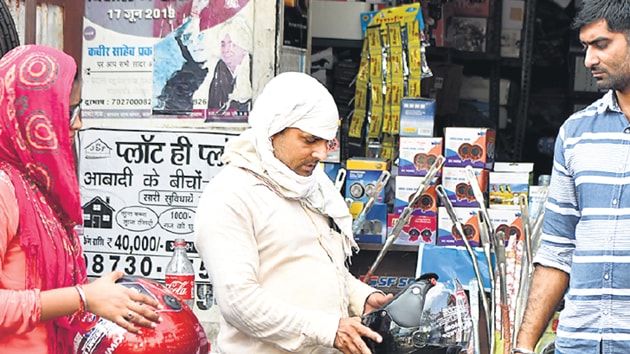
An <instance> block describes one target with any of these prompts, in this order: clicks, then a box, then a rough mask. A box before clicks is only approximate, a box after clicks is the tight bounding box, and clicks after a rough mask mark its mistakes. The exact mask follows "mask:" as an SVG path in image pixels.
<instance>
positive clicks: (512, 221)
mask: <svg viewBox="0 0 630 354" xmlns="http://www.w3.org/2000/svg"><path fill="white" fill-rule="evenodd" d="M488 216H489V217H490V224H491V225H492V227H493V228H494V231H495V232H499V231H503V232H504V233H505V243H506V245H507V242H508V240H509V238H510V236H515V237H516V240H517V241H520V240H521V239H522V238H523V214H521V212H520V210H510V209H492V208H490V209H488Z"/></svg>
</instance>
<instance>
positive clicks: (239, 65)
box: [208, 16, 252, 114]
mask: <svg viewBox="0 0 630 354" xmlns="http://www.w3.org/2000/svg"><path fill="white" fill-rule="evenodd" d="M219 40H220V41H221V58H220V59H219V60H218V61H217V63H216V66H215V68H214V73H213V74H212V82H211V83H210V89H209V92H208V109H210V110H212V109H219V113H221V114H223V113H224V112H225V111H226V110H227V109H232V110H240V111H249V108H250V107H249V105H250V103H251V98H252V82H251V70H252V67H251V65H252V58H251V54H250V53H251V51H252V49H251V48H252V32H251V29H250V28H249V25H248V24H247V23H246V21H245V19H244V18H242V17H241V16H235V17H233V18H231V19H229V20H228V21H225V22H224V23H222V24H221V30H220V32H219Z"/></svg>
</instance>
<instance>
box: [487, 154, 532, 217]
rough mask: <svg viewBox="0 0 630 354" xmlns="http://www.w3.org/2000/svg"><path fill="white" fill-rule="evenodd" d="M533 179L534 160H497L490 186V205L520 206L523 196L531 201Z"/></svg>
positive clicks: (497, 206) (491, 174)
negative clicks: (520, 199)
mask: <svg viewBox="0 0 630 354" xmlns="http://www.w3.org/2000/svg"><path fill="white" fill-rule="evenodd" d="M533 179H534V163H533V162H495V163H494V171H491V172H490V181H489V187H488V195H489V203H490V207H495V208H502V207H504V208H520V204H519V198H520V197H521V196H524V197H525V198H527V199H526V200H528V201H529V188H530V185H531V184H532V182H533Z"/></svg>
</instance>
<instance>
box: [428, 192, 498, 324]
mask: <svg viewBox="0 0 630 354" xmlns="http://www.w3.org/2000/svg"><path fill="white" fill-rule="evenodd" d="M435 192H436V194H437V196H438V198H440V201H441V202H442V205H443V206H444V209H446V213H447V214H448V216H449V218H450V219H451V222H452V223H453V225H455V229H456V230H457V232H458V233H459V235H460V236H461V239H462V241H463V242H464V247H466V251H467V252H468V255H470V258H471V259H472V265H473V270H474V271H475V278H477V281H476V283H477V286H478V288H479V295H481V305H482V306H483V311H484V313H485V315H486V316H485V317H486V331H487V332H488V333H490V330H491V326H490V321H491V320H492V319H491V316H490V306H489V305H488V299H487V297H486V294H485V289H484V286H483V278H482V277H481V271H480V270H479V261H477V257H476V256H475V252H474V251H473V248H472V246H471V245H470V242H469V241H468V238H466V233H465V232H464V227H463V226H462V223H461V221H459V219H458V218H457V215H456V214H455V208H454V207H453V204H452V203H451V201H450V199H448V196H447V195H446V191H445V190H444V187H443V186H442V185H441V184H440V185H437V186H436V187H435ZM488 267H492V264H488ZM469 291H471V290H470V289H469ZM471 294H472V291H471Z"/></svg>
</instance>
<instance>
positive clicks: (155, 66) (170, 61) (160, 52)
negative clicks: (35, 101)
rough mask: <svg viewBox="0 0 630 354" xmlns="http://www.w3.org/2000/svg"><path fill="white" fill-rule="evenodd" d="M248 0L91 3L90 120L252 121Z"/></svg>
mask: <svg viewBox="0 0 630 354" xmlns="http://www.w3.org/2000/svg"><path fill="white" fill-rule="evenodd" d="M253 10H254V4H253V1H250V0H166V1H164V0H161V1H148V0H145V1H130V2H118V1H117V2H109V1H107V2H101V1H90V0H88V1H87V2H86V5H85V18H84V28H83V60H82V62H83V67H82V71H81V75H82V78H83V93H82V95H83V102H84V103H83V107H82V108H83V117H84V118H87V119H89V118H149V117H159V118H200V119H206V120H220V121H239V122H241V121H247V116H248V114H249V111H250V109H251V100H252V80H251V73H252V66H251V65H252V52H253V35H252V28H253V19H254V16H253V15H254V13H253Z"/></svg>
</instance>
